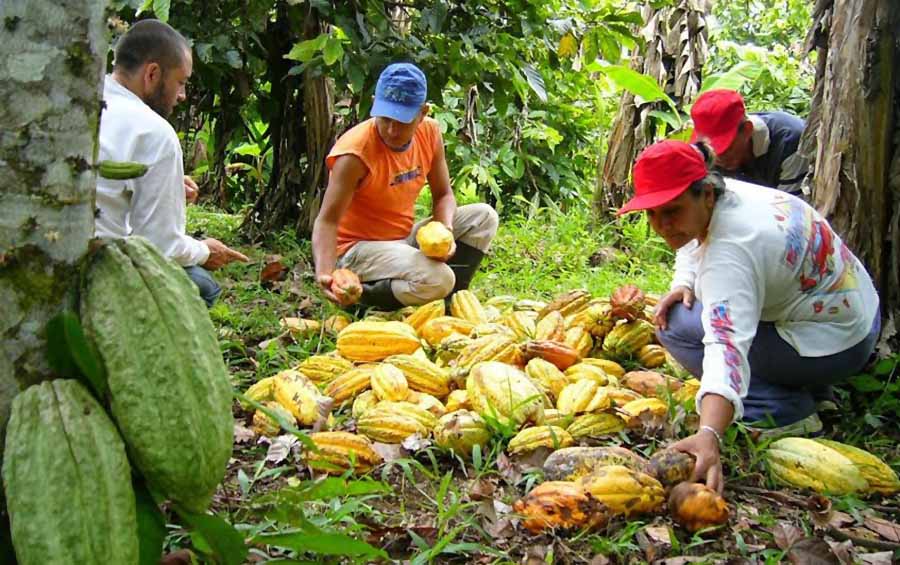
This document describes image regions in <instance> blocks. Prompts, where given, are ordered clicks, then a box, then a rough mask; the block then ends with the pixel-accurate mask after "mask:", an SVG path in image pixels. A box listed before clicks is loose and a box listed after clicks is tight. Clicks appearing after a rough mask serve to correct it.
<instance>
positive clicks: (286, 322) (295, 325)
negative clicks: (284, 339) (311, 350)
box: [279, 318, 322, 338]
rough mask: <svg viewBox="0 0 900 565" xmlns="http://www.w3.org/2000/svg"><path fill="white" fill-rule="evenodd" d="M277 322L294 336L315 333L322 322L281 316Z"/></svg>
mask: <svg viewBox="0 0 900 565" xmlns="http://www.w3.org/2000/svg"><path fill="white" fill-rule="evenodd" d="M279 324H280V325H281V327H282V328H284V329H286V330H287V331H289V332H290V334H291V336H293V337H295V338H297V337H305V336H309V335H313V334H317V333H319V331H321V329H322V324H321V323H319V321H318V320H306V319H303V318H282V319H281V320H280V322H279Z"/></svg>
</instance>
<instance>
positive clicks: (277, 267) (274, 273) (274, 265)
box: [259, 255, 287, 283]
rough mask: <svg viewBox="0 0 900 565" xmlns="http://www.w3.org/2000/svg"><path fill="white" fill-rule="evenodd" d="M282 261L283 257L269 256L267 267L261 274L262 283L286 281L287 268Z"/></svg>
mask: <svg viewBox="0 0 900 565" xmlns="http://www.w3.org/2000/svg"><path fill="white" fill-rule="evenodd" d="M281 259H282V257H281V255H268V256H267V257H266V265H265V266H264V267H263V268H262V271H260V273H259V281H260V282H261V283H272V282H275V281H280V280H284V277H285V275H286V274H287V267H285V266H284V265H283V264H282V263H281Z"/></svg>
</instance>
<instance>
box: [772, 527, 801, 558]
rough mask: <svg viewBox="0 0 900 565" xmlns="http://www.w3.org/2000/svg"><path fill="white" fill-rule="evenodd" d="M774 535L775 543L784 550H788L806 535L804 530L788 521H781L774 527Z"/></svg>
mask: <svg viewBox="0 0 900 565" xmlns="http://www.w3.org/2000/svg"><path fill="white" fill-rule="evenodd" d="M772 535H773V536H774V537H775V545H777V546H778V549H780V550H782V551H787V550H788V549H790V548H791V546H792V545H794V544H795V543H796V542H798V541H799V540H801V539H803V537H804V536H805V535H806V534H804V533H803V530H801V529H800V528H798V527H797V526H795V525H793V524H788V523H787V522H779V523H777V524H775V527H774V528H772Z"/></svg>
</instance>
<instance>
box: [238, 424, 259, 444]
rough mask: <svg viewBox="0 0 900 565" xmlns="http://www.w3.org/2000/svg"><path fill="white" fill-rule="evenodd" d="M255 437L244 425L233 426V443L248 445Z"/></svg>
mask: <svg viewBox="0 0 900 565" xmlns="http://www.w3.org/2000/svg"><path fill="white" fill-rule="evenodd" d="M255 437H256V433H254V432H253V430H251V429H250V428H248V427H247V426H245V425H244V424H235V425H234V443H248V442H250V440H252V439H253V438H255Z"/></svg>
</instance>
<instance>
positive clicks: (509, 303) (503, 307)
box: [484, 294, 517, 312]
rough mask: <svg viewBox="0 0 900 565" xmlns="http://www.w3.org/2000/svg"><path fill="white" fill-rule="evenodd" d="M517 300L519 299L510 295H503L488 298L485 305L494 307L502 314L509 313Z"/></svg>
mask: <svg viewBox="0 0 900 565" xmlns="http://www.w3.org/2000/svg"><path fill="white" fill-rule="evenodd" d="M516 300H517V298H516V297H515V296H510V295H509V294H501V295H497V296H492V297H490V298H488V299H487V300H486V301H485V302H484V305H485V307H487V306H493V307H494V308H496V309H498V310H500V311H501V312H508V311H509V310H512V307H513V305H514V304H515V303H516Z"/></svg>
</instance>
